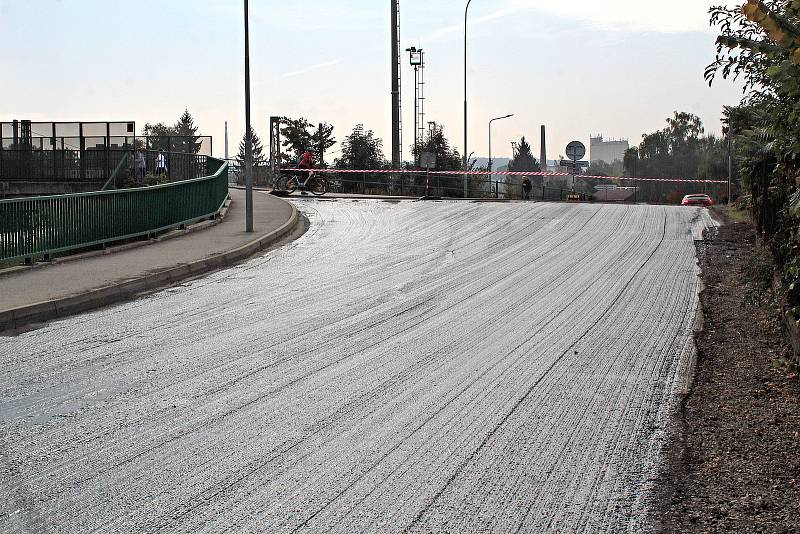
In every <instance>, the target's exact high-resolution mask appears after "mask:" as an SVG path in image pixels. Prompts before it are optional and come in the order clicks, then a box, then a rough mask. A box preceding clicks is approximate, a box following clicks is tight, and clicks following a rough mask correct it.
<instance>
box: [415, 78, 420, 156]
mask: <svg viewBox="0 0 800 534" xmlns="http://www.w3.org/2000/svg"><path fill="white" fill-rule="evenodd" d="M414 152H416V153H415V154H414V157H415V158H416V159H417V161H419V67H417V66H415V67H414Z"/></svg>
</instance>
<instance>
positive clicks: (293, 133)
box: [280, 117, 336, 167]
mask: <svg viewBox="0 0 800 534" xmlns="http://www.w3.org/2000/svg"><path fill="white" fill-rule="evenodd" d="M281 144H282V145H283V149H284V150H285V151H286V152H285V153H281V157H280V160H281V163H282V164H284V165H293V164H295V163H297V162H298V161H299V160H300V157H301V156H302V155H303V152H305V151H306V150H309V151H310V152H311V153H312V154H313V155H314V161H315V162H316V164H317V166H320V167H321V166H324V165H325V161H324V156H325V152H326V151H327V150H328V149H329V148H331V147H332V146H333V145H335V144H336V139H335V138H334V137H333V126H332V125H330V124H327V123H324V122H323V123H321V124H320V125H319V126H314V125H312V124H311V122H309V121H308V119H305V118H303V117H300V118H299V119H290V118H289V117H281Z"/></svg>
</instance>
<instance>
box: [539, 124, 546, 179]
mask: <svg viewBox="0 0 800 534" xmlns="http://www.w3.org/2000/svg"><path fill="white" fill-rule="evenodd" d="M539 165H541V167H542V170H543V171H545V172H547V132H546V131H545V127H544V124H542V151H541V152H540V153H539Z"/></svg>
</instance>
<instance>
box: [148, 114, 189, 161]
mask: <svg viewBox="0 0 800 534" xmlns="http://www.w3.org/2000/svg"><path fill="white" fill-rule="evenodd" d="M142 135H144V136H146V137H150V138H151V139H150V140H149V144H150V146H149V148H150V150H163V151H168V152H173V151H174V152H185V153H187V154H197V153H199V152H200V149H201V147H202V145H203V144H202V142H200V141H198V139H199V138H200V136H198V135H197V126H195V125H194V119H193V118H192V114H191V113H189V110H188V109H185V110H184V111H183V113H182V114H181V116H180V117H178V122H176V123H175V125H174V126H167V125H166V124H164V123H163V122H159V123H156V124H150V123H149V122H148V123H145V125H144V128H142ZM137 148H144V147H141V146H139V147H137Z"/></svg>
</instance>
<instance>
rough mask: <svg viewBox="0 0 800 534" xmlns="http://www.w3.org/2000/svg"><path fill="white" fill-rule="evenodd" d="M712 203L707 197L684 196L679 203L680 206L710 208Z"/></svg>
mask: <svg viewBox="0 0 800 534" xmlns="http://www.w3.org/2000/svg"><path fill="white" fill-rule="evenodd" d="M712 205H714V201H713V200H711V197H710V196H708V195H686V196H685V197H683V200H682V201H681V206H706V207H708V206H712Z"/></svg>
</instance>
